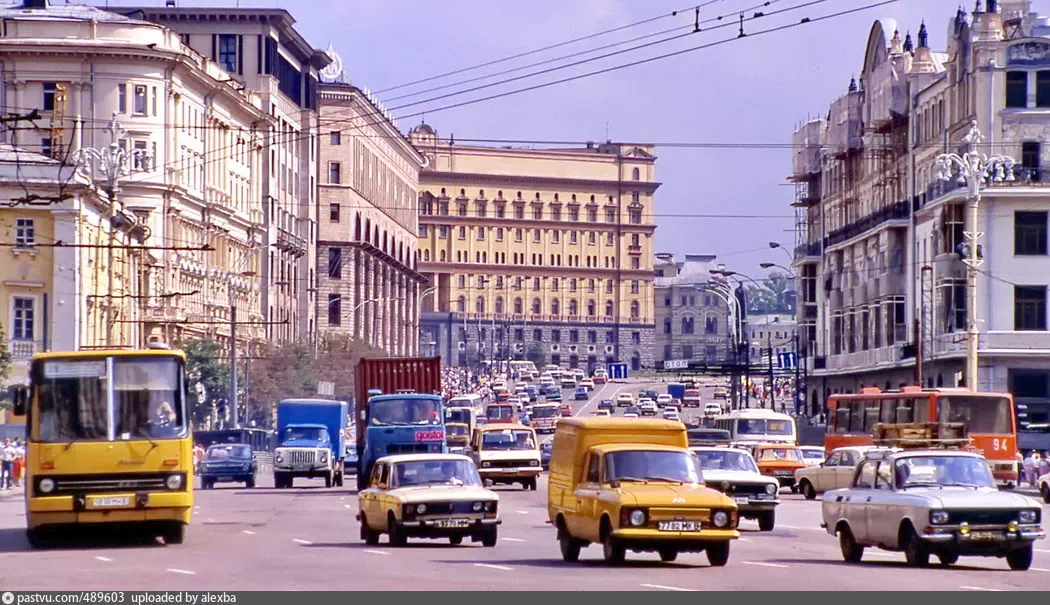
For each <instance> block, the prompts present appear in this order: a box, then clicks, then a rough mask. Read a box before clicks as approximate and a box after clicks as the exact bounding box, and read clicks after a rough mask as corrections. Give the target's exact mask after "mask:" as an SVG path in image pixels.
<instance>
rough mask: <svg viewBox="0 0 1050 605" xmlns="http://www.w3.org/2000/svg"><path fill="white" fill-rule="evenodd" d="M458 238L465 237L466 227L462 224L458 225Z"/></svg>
mask: <svg viewBox="0 0 1050 605" xmlns="http://www.w3.org/2000/svg"><path fill="white" fill-rule="evenodd" d="M459 239H467V228H466V227H464V226H462V225H460V227H459Z"/></svg>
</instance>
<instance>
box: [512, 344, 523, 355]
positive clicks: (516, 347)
mask: <svg viewBox="0 0 1050 605" xmlns="http://www.w3.org/2000/svg"><path fill="white" fill-rule="evenodd" d="M524 351H525V345H524V344H523V343H520V342H519V343H516V344H515V345H514V352H516V353H523V352H524Z"/></svg>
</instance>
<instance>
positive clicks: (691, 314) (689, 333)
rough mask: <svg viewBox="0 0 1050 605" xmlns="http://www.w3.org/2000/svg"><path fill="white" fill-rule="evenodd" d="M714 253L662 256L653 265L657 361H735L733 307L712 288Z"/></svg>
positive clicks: (716, 265) (716, 266) (708, 362)
mask: <svg viewBox="0 0 1050 605" xmlns="http://www.w3.org/2000/svg"><path fill="white" fill-rule="evenodd" d="M712 269H718V264H717V263H716V262H715V256H714V255H713V254H710V255H705V254H686V255H685V260H676V259H675V258H674V257H673V256H672V255H670V254H658V255H657V262H656V266H655V271H656V283H655V288H654V291H655V301H654V305H655V306H654V308H655V312H656V336H655V339H654V355H655V357H656V359H657V360H658V361H677V360H682V361H688V362H696V363H702V364H712V365H714V364H724V363H731V362H733V361H735V356H734V355H733V346H732V341H731V339H730V332H729V329H730V327H731V326H730V323H729V306H728V304H727V303H726V300H725V298H723V296H725V295H724V294H721V293H720V292H718V291H717V290H716V289H715V288H714V287H713V284H714V280H713V278H712V275H711V270H712Z"/></svg>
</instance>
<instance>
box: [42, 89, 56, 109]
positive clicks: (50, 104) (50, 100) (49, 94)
mask: <svg viewBox="0 0 1050 605" xmlns="http://www.w3.org/2000/svg"><path fill="white" fill-rule="evenodd" d="M54 110H55V83H54V82H44V111H54Z"/></svg>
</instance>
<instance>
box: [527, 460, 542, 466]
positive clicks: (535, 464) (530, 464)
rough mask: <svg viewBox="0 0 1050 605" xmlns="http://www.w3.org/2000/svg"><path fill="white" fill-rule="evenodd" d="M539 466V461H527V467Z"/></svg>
mask: <svg viewBox="0 0 1050 605" xmlns="http://www.w3.org/2000/svg"><path fill="white" fill-rule="evenodd" d="M539 465H540V461H539V460H529V466H539Z"/></svg>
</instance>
